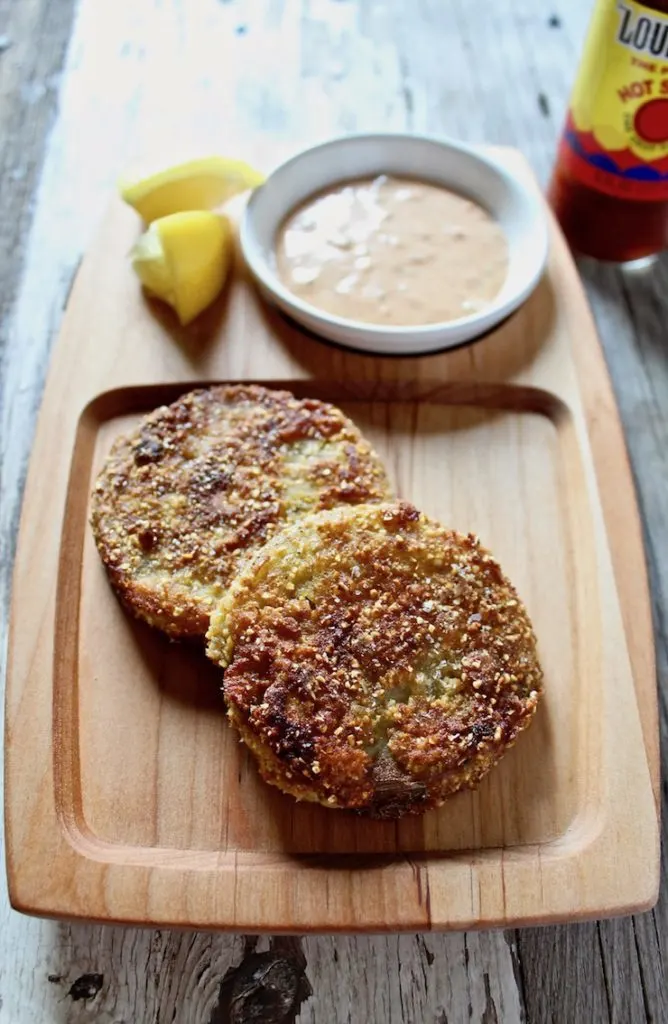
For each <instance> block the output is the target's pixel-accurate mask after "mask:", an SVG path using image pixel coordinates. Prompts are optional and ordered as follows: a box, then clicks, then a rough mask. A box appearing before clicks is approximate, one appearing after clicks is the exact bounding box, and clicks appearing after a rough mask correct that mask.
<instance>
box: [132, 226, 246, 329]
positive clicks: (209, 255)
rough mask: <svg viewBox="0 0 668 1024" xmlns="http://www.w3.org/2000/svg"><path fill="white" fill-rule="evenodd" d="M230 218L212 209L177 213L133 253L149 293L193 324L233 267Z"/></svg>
mask: <svg viewBox="0 0 668 1024" xmlns="http://www.w3.org/2000/svg"><path fill="white" fill-rule="evenodd" d="M232 251H233V242H232V232H231V229H230V225H229V222H228V220H227V218H225V217H222V216H220V215H219V214H217V213H211V211H210V210H190V211H184V212H182V213H173V214H171V215H170V216H168V217H160V218H159V219H158V220H154V221H153V223H152V224H151V225H150V227H149V228H148V229H147V230H146V231H145V232H144V234H143V235H142V236H141V238H140V239H139V241H138V242H137V243H136V245H135V247H134V249H133V250H132V253H131V259H132V266H133V267H134V269H135V272H136V274H137V276H138V277H139V280H140V281H141V283H142V284H143V286H144V288H145V289H146V291H147V292H148V293H149V294H150V295H153V296H155V297H156V298H158V299H162V300H163V302H167V303H169V305H170V306H172V307H173V309H174V310H175V311H176V315H177V316H178V318H179V320H180V322H181V323H182V324H184V325H185V324H189V323H190V321H191V320H194V319H195V317H196V316H198V315H199V314H200V313H201V312H202V310H203V309H206V307H207V306H208V305H210V303H212V302H213V300H214V299H215V298H216V296H217V295H218V294H219V292H220V291H221V289H222V287H223V285H224V283H225V279H226V277H227V273H228V270H229V268H230V264H231V262H232Z"/></svg>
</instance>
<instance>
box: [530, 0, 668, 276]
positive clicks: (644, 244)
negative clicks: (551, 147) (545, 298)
mask: <svg viewBox="0 0 668 1024" xmlns="http://www.w3.org/2000/svg"><path fill="white" fill-rule="evenodd" d="M548 195H549V199H550V202H551V204H552V206H553V208H554V210H555V213H556V215H557V217H558V219H559V221H560V223H561V226H562V228H563V230H564V233H565V235H566V237H567V239H568V241H569V242H570V244H571V246H572V247H573V248H574V249H576V250H577V251H579V252H581V253H584V254H586V255H589V256H595V257H597V258H598V259H604V260H615V261H619V262H624V261H628V260H636V259H640V258H642V257H645V256H649V255H652V254H654V253H657V252H660V251H661V250H662V249H665V248H668V0H646V2H645V0H643V3H638V2H636V0H598V3H597V6H596V8H595V11H594V15H593V18H592V23H591V26H590V30H589V35H588V38H587V43H586V45H585V51H584V55H583V58H582V64H581V67H580V70H579V73H578V77H577V80H576V83H575V87H574V89H573V95H572V97H571V103H570V107H569V111H568V116H567V118H566V124H565V127H564V131H563V135H562V138H561V142H560V146H559V153H558V157H557V163H556V167H555V170H554V174H553V178H552V181H551V183H550V187H549V191H548Z"/></svg>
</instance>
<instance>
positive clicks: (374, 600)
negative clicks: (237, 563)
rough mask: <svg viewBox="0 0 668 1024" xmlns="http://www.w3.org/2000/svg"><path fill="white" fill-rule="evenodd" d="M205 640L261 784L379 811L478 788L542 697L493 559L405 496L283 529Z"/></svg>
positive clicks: (397, 810) (529, 644)
mask: <svg viewBox="0 0 668 1024" xmlns="http://www.w3.org/2000/svg"><path fill="white" fill-rule="evenodd" d="M208 640H209V646H208V654H209V656H210V657H211V658H212V659H213V660H214V661H216V662H217V663H218V664H220V665H222V666H223V667H224V668H225V676H224V691H225V696H226V699H227V704H228V709H229V710H228V714H229V717H230V719H231V721H232V722H233V723H234V725H235V726H236V727H237V728H238V730H239V732H240V733H241V736H242V738H243V739H244V740H245V742H246V743H247V744H248V746H249V747H250V748H251V749H252V750H253V752H254V753H255V755H256V757H257V759H258V761H259V766H260V771H261V773H262V775H263V777H264V778H265V779H266V781H267V782H270V783H273V784H274V785H276V786H278V787H279V788H280V789H282V790H284V791H285V792H287V793H291V794H292V795H293V796H295V797H297V798H298V799H302V800H313V801H319V802H320V803H322V804H325V805H326V806H329V807H341V808H351V809H355V810H358V811H362V812H367V813H371V814H373V815H375V816H379V817H398V816H400V815H402V814H407V813H421V812H422V811H424V810H427V809H428V808H431V807H436V806H438V805H439V804H441V803H442V802H443V800H444V799H445V798H446V797H448V796H449V795H451V794H452V793H455V792H456V791H457V790H459V789H461V788H463V787H466V786H468V787H473V786H475V785H477V784H478V782H479V781H480V780H481V779H482V777H483V776H484V775H485V774H486V773H487V772H488V771H489V770H490V768H492V766H493V765H494V764H496V762H497V761H498V760H499V759H500V757H501V756H502V755H503V753H504V752H505V751H506V750H507V749H508V747H509V746H510V745H511V744H512V743H513V742H514V741H515V739H516V737H517V736H518V734H519V733H520V732H521V731H522V730H523V729H525V728H526V727H527V725H528V724H529V723H530V721H531V719H532V717H533V714H534V712H535V710H536V705H537V703H538V700H539V696H540V693H541V686H542V672H541V669H540V665H539V662H538V658H537V653H536V641H535V637H534V633H533V629H532V626H531V623H530V621H529V618H528V615H527V613H526V611H525V609H524V607H523V605H522V603H521V602H520V600H519V598H518V596H517V593H516V592H515V590H514V588H513V586H512V585H511V583H510V582H509V581H508V580H507V579H506V577H505V576H504V574H503V572H502V571H501V568H500V567H499V565H498V563H497V562H496V561H495V560H494V559H493V558H492V556H491V555H490V554H489V553H488V552H487V551H485V550H484V549H483V548H482V547H481V546H480V543H479V542H478V540H477V539H476V538H475V537H474V536H472V535H470V534H469V535H468V536H463V535H461V534H458V533H455V532H454V531H452V530H448V529H445V528H444V527H442V526H440V525H439V524H437V523H435V522H433V521H431V520H429V519H427V518H426V517H425V516H424V515H422V514H421V513H419V512H418V511H417V510H416V509H415V508H414V507H413V506H412V505H409V504H407V503H404V502H394V503H391V504H381V505H366V506H359V507H356V508H341V509H335V510H333V511H328V512H322V513H317V514H312V515H310V516H308V517H306V518H304V519H302V521H301V522H299V523H297V524H295V525H293V526H290V527H287V528H286V529H284V530H282V531H281V532H280V533H278V534H277V535H276V536H275V537H274V538H273V539H272V540H271V541H270V542H269V543H268V544H267V545H266V547H264V548H263V549H262V550H261V551H260V552H258V554H257V555H256V556H255V557H254V558H253V559H252V560H251V561H249V562H248V563H247V564H246V565H245V567H243V568H242V570H241V572H240V574H239V576H238V577H237V579H236V580H235V581H234V583H233V584H232V586H231V588H230V590H229V591H228V593H227V594H226V595H225V596H224V597H223V599H222V601H221V602H220V604H219V605H218V607H217V609H216V610H215V611H214V613H213V615H212V618H211V626H210V629H209V632H208Z"/></svg>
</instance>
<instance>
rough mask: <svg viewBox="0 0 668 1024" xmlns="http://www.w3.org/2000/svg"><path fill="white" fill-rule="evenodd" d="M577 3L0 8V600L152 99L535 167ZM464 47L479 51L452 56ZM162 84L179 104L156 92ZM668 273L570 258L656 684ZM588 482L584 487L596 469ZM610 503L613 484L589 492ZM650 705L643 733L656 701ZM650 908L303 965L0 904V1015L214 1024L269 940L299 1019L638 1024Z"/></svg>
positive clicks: (279, 127) (653, 988) (659, 1005)
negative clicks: (35, 455) (587, 319)
mask: <svg viewBox="0 0 668 1024" xmlns="http://www.w3.org/2000/svg"><path fill="white" fill-rule="evenodd" d="M103 7H104V8H105V10H103V9H102V8H103ZM588 7H589V5H587V4H584V5H576V4H575V3H573V2H571V0H562V2H561V3H559V4H558V5H555V10H554V11H551V10H549V9H546V8H544V7H542V6H541V5H536V4H534V3H532V2H530V0H519V2H517V0H513V2H512V3H511V2H510V0H501V2H500V3H498V4H495V5H494V8H493V11H490V12H489V16H486V17H485V18H484V19H481V17H480V11H479V9H478V7H477V5H472V4H469V3H464V2H460V0H456V2H455V3H453V4H452V7H451V8H448V9H444V7H443V5H442V4H440V3H436V2H432V0H419V2H418V3H416V4H415V5H403V4H398V3H396V2H394V0H388V3H385V4H370V3H365V2H359V3H358V2H353V0H323V2H313V0H312V2H309V3H304V4H302V3H301V2H296V3H295V4H294V5H293V4H291V3H288V4H284V3H282V2H279V0H276V2H274V0H258V2H249V3H244V4H243V5H242V4H241V3H235V2H229V3H221V4H215V3H208V0H207V2H193V3H188V4H187V5H186V4H181V3H180V2H179V0H171V2H170V3H168V4H162V3H160V4H158V3H154V2H153V0H139V2H136V3H133V4H132V5H130V4H125V3H118V4H114V5H106V4H105V5H102V4H101V3H100V2H99V0H82V2H81V3H80V4H77V11H76V18H75V21H74V29H73V33H72V38H71V43H70V45H69V49H68V53H67V58H66V60H65V61H64V63H62V72H61V71H60V69H61V62H62V61H63V53H64V47H65V43H66V41H67V38H68V33H69V31H70V23H71V19H72V8H73V3H72V0H57V2H55V3H50V4H43V3H39V2H37V0H22V3H21V4H20V5H19V4H16V5H13V4H11V2H9V3H7V2H6V3H5V4H4V5H3V4H2V3H1V2H0V35H2V34H3V33H4V34H6V36H7V37H8V39H9V42H10V44H11V45H9V47H7V48H4V47H5V44H4V42H3V43H2V44H0V45H1V46H2V47H3V49H2V52H1V53H0V80H1V82H2V90H1V91H0V128H1V129H2V134H1V138H2V152H3V161H1V162H0V177H1V179H2V189H1V190H0V204H1V206H2V210H3V214H4V216H3V218H2V225H3V226H2V232H1V233H0V237H1V239H2V248H1V251H0V278H1V280H2V295H1V296H0V302H1V304H2V305H1V308H2V312H3V316H4V319H3V323H2V326H1V327H0V338H1V340H2V344H3V361H2V363H1V365H0V376H1V378H2V404H1V408H2V424H3V425H2V432H1V435H0V439H1V443H2V467H1V472H2V484H3V486H2V494H3V499H2V504H1V505H0V516H1V527H2V548H1V550H2V562H1V567H2V570H3V576H2V579H3V586H4V588H5V589H4V593H5V595H6V594H7V589H6V588H7V585H8V580H9V575H8V573H9V569H10V568H11V552H12V546H13V537H14V534H15V529H16V523H17V515H18V507H19V502H20V496H21V480H22V476H23V467H24V466H25V458H26V454H27V451H28V449H29V445H30V438H31V435H32V423H33V422H34V416H35V411H36V408H37V405H38V403H39V397H40V392H41V387H42V381H43V379H44V373H45V369H46V360H45V353H46V352H47V351H48V348H49V345H50V341H51V339H52V338H53V337H54V333H55V330H56V329H57V327H58V324H59V321H60V316H61V309H62V304H63V301H64V299H65V297H66V294H67V290H68V287H69V281H70V278H71V273H72V270H73V269H74V268H75V266H76V263H77V260H78V258H79V256H80V254H81V252H82V250H83V249H84V247H85V245H86V244H87V242H88V240H89V239H90V234H91V231H92V229H93V226H94V222H95V220H96V218H97V216H98V215H99V213H100V212H101V211H102V208H103V205H104V204H105V203H106V202H107V198H108V195H109V190H110V189H111V187H112V186H113V181H114V178H115V176H116V175H117V173H118V172H119V171H120V170H121V169H122V168H123V167H124V166H125V164H126V162H127V159H128V157H129V156H130V155H131V154H132V153H133V152H135V151H136V150H137V149H139V148H141V146H140V140H141V139H142V138H143V137H144V136H146V135H150V126H152V125H155V126H157V130H158V131H159V132H161V133H164V130H165V128H167V130H168V131H173V124H172V123H171V122H170V121H169V117H168V115H169V112H170V109H176V117H175V121H174V124H176V123H178V124H179V128H180V129H182V127H183V119H182V118H180V117H179V114H180V113H183V112H185V113H186V114H187V115H188V119H189V120H191V121H197V120H198V117H201V119H202V122H203V123H204V124H206V126H207V129H208V133H209V138H211V126H212V125H215V129H214V134H215V139H216V145H217V148H221V149H224V148H225V140H226V139H227V138H229V137H230V129H231V128H234V131H235V132H239V131H240V130H241V129H242V128H244V126H246V127H248V126H250V127H251V128H252V131H253V132H260V133H262V134H264V135H265V136H266V137H270V138H271V140H272V142H273V141H275V140H277V139H279V138H287V139H289V140H291V141H293V142H295V143H296V144H301V143H306V142H310V141H312V140H315V139H317V138H320V137H323V136H326V135H329V134H332V133H335V132H339V131H342V130H351V129H355V128H360V129H367V128H368V129H374V128H379V127H386V128H387V127H389V128H403V127H406V126H408V127H410V128H412V129H413V130H418V131H420V130H427V131H447V132H450V133H452V134H454V135H457V136H459V137H461V138H465V139H469V140H471V141H481V140H483V139H487V140H488V141H498V142H514V143H515V144H517V145H519V146H520V147H521V148H522V149H523V151H524V152H525V154H527V156H528V157H529V159H530V162H531V163H532V165H533V167H534V169H535V170H536V171H537V172H538V173H539V176H540V180H541V181H542V182H545V180H546V176H547V174H548V172H549V168H550V164H551V161H552V157H553V151H554V145H555V141H556V134H557V131H558V129H559V126H560V122H561V116H562V111H563V108H564V104H565V100H566V94H567V91H568V89H569V87H570V84H571V82H572V78H573V74H574V69H575V63H576V60H577V49H578V47H579V44H580V41H581V38H582V34H583V31H584V28H585V25H586V21H587V19H588V16H589V9H588ZM481 48H482V52H483V53H484V60H481V61H477V62H476V63H474V62H473V60H472V55H475V54H476V53H477V52H479V51H480V49H481ZM177 70H178V73H177ZM176 92H179V93H180V97H177V99H178V100H179V104H180V105H179V104H177V107H176V108H174V103H172V104H171V108H170V100H171V99H173V98H174V93H176ZM221 110H224V112H225V115H224V116H221ZM54 111H57V116H56V119H55V121H53V118H54ZM193 111H197V112H198V116H195V117H193ZM52 125H53V127H51V126H52ZM47 130H48V134H47ZM83 140H86V141H87V142H88V143H89V145H88V146H87V147H85V146H82V141H83ZM28 228H29V229H30V230H29V231H28ZM667 269H668V268H667V267H666V265H665V261H662V262H661V263H660V264H659V266H658V267H657V268H655V270H654V271H653V272H652V273H651V274H649V275H647V276H645V277H634V278H631V277H628V276H625V275H623V274H622V273H620V272H619V271H617V270H616V269H614V268H608V267H603V266H600V267H597V266H596V265H594V264H590V263H587V262H585V263H583V264H582V265H581V271H582V273H583V275H584V278H585V283H586V285H587V289H588V293H589V297H590V300H591V301H592V303H593V307H594V313H595V316H596V319H597V322H598V325H599V329H600V332H601V336H602V340H603V342H604V346H605V349H606V356H607V359H608V363H609V366H610V369H611V372H612V376H613V381H614V383H615V386H616V390H617V399H618V402H619V405H620V409H621V413H622V420H623V424H624V428H625V432H626V436H627V440H628V444H629V449H630V453H631V457H632V462H633V467H634V472H635V475H636V479H637V482H638V486H639V493H640V497H641V506H642V511H643V517H644V524H645V535H646V538H647V539H648V541H649V544H648V548H647V554H648V558H649V563H650V568H651V574H652V580H653V589H654V598H655V604H654V610H655V621H656V622H657V623H658V626H659V631H658V634H657V637H658V642H659V648H658V650H659V671H660V679H661V680H663V679H664V677H665V672H666V661H665V653H664V642H663V637H664V630H663V628H662V626H661V623H662V621H663V615H664V613H663V602H662V594H663V593H665V590H666V587H667V586H668V578H667V576H666V573H667V570H668V562H667V561H666V558H665V555H664V545H663V541H662V538H663V537H665V531H666V528H667V525H668V524H667V520H668V516H667V515H666V494H665V484H664V481H665V478H666V471H667V468H666V456H665V452H666V451H668V445H667V444H666V441H667V440H668V437H667V430H666V420H665V416H664V414H663V411H662V410H665V408H666V403H667V401H668V376H667V375H666V364H665V322H666V306H665V301H666V295H668V279H667V278H666V273H667ZM601 401H603V404H604V405H606V404H607V402H608V399H607V397H606V396H605V395H603V396H601ZM594 419H595V417H594ZM595 438H596V430H595V429H594V430H593V432H592V440H593V441H594V442H595ZM612 468H614V467H612ZM601 493H602V497H603V501H604V503H605V500H606V498H605V487H604V486H603V485H602V484H601ZM621 497H622V495H620V494H617V495H616V498H615V495H614V487H613V488H612V490H611V492H610V493H609V500H610V502H611V503H612V504H613V505H617V506H618V505H619V503H620V499H621ZM615 554H616V555H617V561H618V562H619V560H620V558H621V559H622V560H623V559H624V558H626V557H627V556H626V555H625V553H624V551H621V552H616V553H615ZM661 712H662V731H663V730H664V728H665V701H663V702H662V704H661ZM664 802H665V787H664ZM664 821H665V815H664ZM667 906H668V903H667V902H666V898H665V896H662V898H661V900H660V902H659V905H658V907H657V908H656V910H655V911H654V912H653V913H650V914H646V915H636V916H635V917H633V918H627V919H622V920H615V921H608V922H605V921H603V922H599V923H597V924H591V925H589V924H583V925H579V926H568V927H561V928H541V929H525V930H521V931H519V932H506V933H501V932H482V933H478V934H474V933H468V934H451V935H440V936H436V935H431V936H422V935H419V936H415V935H405V936H401V937H394V936H388V937H386V938H373V937H368V938H364V937H357V938H344V937H334V938H318V937H309V938H306V939H305V940H303V942H302V943H301V945H300V949H301V950H303V960H302V957H301V954H299V953H297V952H296V950H295V947H292V946H290V947H286V946H285V945H281V944H280V943H279V941H278V940H261V941H260V942H259V944H256V943H255V942H254V941H250V942H248V943H247V944H245V945H244V943H243V942H242V941H241V939H240V938H235V937H233V936H224V935H218V936H212V935H206V934H202V935H199V936H190V935H187V934H179V933H172V932H169V931H165V930H162V931H151V930H149V931H146V932H141V931H137V930H134V929H107V928H98V927H93V926H91V927H89V926H83V925H75V926H68V925H65V924H55V923H53V924H52V923H50V922H39V921H37V920H34V919H30V918H25V917H21V916H20V915H17V914H15V913H12V912H10V911H9V910H8V909H7V904H6V902H5V903H4V904H3V905H2V906H0V1020H2V1021H5V1020H7V1021H11V1022H12V1024H15V1022H19V1024H22V1022H24V1021H26V1022H28V1021H29V1022H33V1021H35V1020H59V1021H60V1020H62V1021H65V1020H67V1021H80V1020H100V1021H119V1020H126V1019H132V1020H142V1021H144V1020H145V1021H158V1020H165V1019H166V1020H170V1019H173V1020H177V1021H186V1022H191V1021H192V1022H197V1024H199V1022H207V1024H208V1022H209V1021H210V1020H220V1019H227V1018H225V1017H224V1016H222V1015H223V1014H224V1013H225V1012H227V1011H225V1008H224V1007H222V1009H221V1004H220V1000H219V994H220V983H221V981H222V979H223V977H224V976H225V974H226V972H227V971H228V969H230V970H232V977H234V978H239V977H241V975H242V972H243V970H244V969H245V966H246V965H247V964H248V963H249V957H250V956H252V951H253V949H254V948H256V949H257V950H260V951H261V950H266V949H267V948H268V946H271V949H272V953H271V956H272V957H274V960H275V963H276V964H277V965H279V966H282V967H292V968H293V969H294V972H295V973H296V974H299V975H300V976H301V972H303V971H304V970H305V972H306V975H307V976H308V978H309V979H310V982H311V986H312V989H313V991H312V994H311V995H310V997H309V998H308V999H307V1000H306V1001H305V1002H304V1003H303V1004H302V1005H301V1010H300V1011H299V1012H297V1011H296V1010H295V1011H294V1013H292V1016H294V1015H295V1013H296V1014H297V1018H298V1019H299V1020H300V1021H316V1020H317V1021H320V1020H323V1019H327V1020H331V1019H336V1020H341V1021H369V1020H373V1021H376V1020H378V1021H423V1020H424V1021H438V1022H442V1021H443V1020H445V1019H447V1020H448V1021H450V1022H452V1021H482V1020H485V1021H486V1022H489V1021H492V1020H494V1019H496V1020H503V1021H510V1022H519V1021H520V1020H528V1021H553V1020H559V1021H587V1022H589V1021H594V1022H596V1024H598V1022H599V1021H612V1020H614V1021H633V1022H635V1021H640V1020H653V1021H657V1020H661V1019H663V1015H664V1011H665V1006H666V998H667V990H666V971H665V966H662V964H664V965H665V943H666V936H667V935H668V919H667V917H666V912H667ZM304 960H305V964H304V962H303V961H304ZM85 995H87V996H88V997H89V998H87V999H86V998H84V996H85ZM332 1007H335V1009H334V1010H332ZM228 1016H229V1014H228Z"/></svg>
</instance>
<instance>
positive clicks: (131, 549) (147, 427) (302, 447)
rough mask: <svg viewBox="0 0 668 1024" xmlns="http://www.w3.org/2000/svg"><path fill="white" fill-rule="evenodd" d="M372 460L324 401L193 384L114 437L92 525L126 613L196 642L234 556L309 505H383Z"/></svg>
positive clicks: (235, 563)
mask: <svg viewBox="0 0 668 1024" xmlns="http://www.w3.org/2000/svg"><path fill="white" fill-rule="evenodd" d="M390 495H391V491H390V487H389V483H388V481H387V477H386V475H385V470H384V468H383V466H382V463H381V461H380V459H379V458H378V456H377V455H376V453H375V452H374V450H373V449H372V447H371V446H370V444H369V443H368V442H367V441H366V440H365V439H364V438H363V437H362V435H361V434H360V431H359V430H358V428H357V427H356V426H355V424H354V423H352V422H351V420H350V419H348V417H347V416H345V415H344V414H343V412H341V410H340V409H337V408H336V407H335V406H333V405H329V404H327V403H324V402H319V401H316V400H312V399H308V398H307V399H297V398H295V397H294V395H292V394H290V393H289V392H287V391H273V390H270V389H268V388H262V387H258V386H241V385H230V386H221V387H212V388H208V389H205V390H198V391H193V392H191V393H190V394H187V395H184V396H183V397H182V398H179V400H178V401H176V402H174V403H173V404H172V405H168V406H164V407H162V408H160V409H156V410H155V411H154V412H152V413H151V414H150V415H149V416H147V417H146V418H145V419H144V420H143V421H142V423H141V424H140V425H139V426H138V427H137V429H136V430H135V431H134V432H133V433H131V434H129V435H127V436H123V437H120V438H118V440H117V441H116V442H115V443H114V445H113V447H112V449H111V452H110V454H109V457H108V458H107V461H106V464H105V466H104V468H103V469H102V472H101V473H100V475H99V477H98V479H97V482H96V484H95V490H94V492H93V496H92V515H91V523H92V527H93V532H94V535H95V540H96V542H97V546H98V550H99V552H100V555H101V558H102V561H103V562H104V564H105V566H106V569H107V572H108V574H109V578H110V580H111V583H112V584H113V586H114V587H115V589H116V590H117V591H118V593H119V595H120V597H121V599H122V600H123V602H124V603H125V605H126V606H127V607H128V608H129V610H130V611H131V612H133V613H134V614H135V615H136V616H137V617H139V618H141V619H144V620H146V621H147V622H149V623H150V624H151V625H153V626H157V627H158V628H160V629H162V630H164V631H165V632H166V633H168V634H169V635H170V636H172V637H204V635H205V633H206V630H207V628H208V626H209V617H210V613H211V609H212V608H213V607H214V606H215V605H216V604H217V602H218V601H219V600H220V598H221V597H222V595H223V594H224V593H225V591H226V590H227V588H228V586H229V584H230V581H231V580H232V579H233V578H234V576H235V575H236V573H237V572H238V570H239V567H240V565H241V564H242V562H243V561H244V560H245V559H246V558H247V557H248V556H249V554H252V553H254V552H255V551H257V550H258V548H260V547H261V546H262V545H263V544H264V543H265V542H266V541H267V540H268V539H269V538H270V537H271V536H272V535H273V534H274V533H275V532H276V531H277V530H278V529H280V528H281V527H283V526H285V525H286V524H288V523H291V522H293V521H294V520H296V519H298V518H299V517H301V516H303V515H304V514H305V513H308V512H315V511H318V510H320V509H329V508H333V507H335V506H337V505H356V504H360V503H367V502H373V501H381V500H386V499H387V498H388V497H390Z"/></svg>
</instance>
